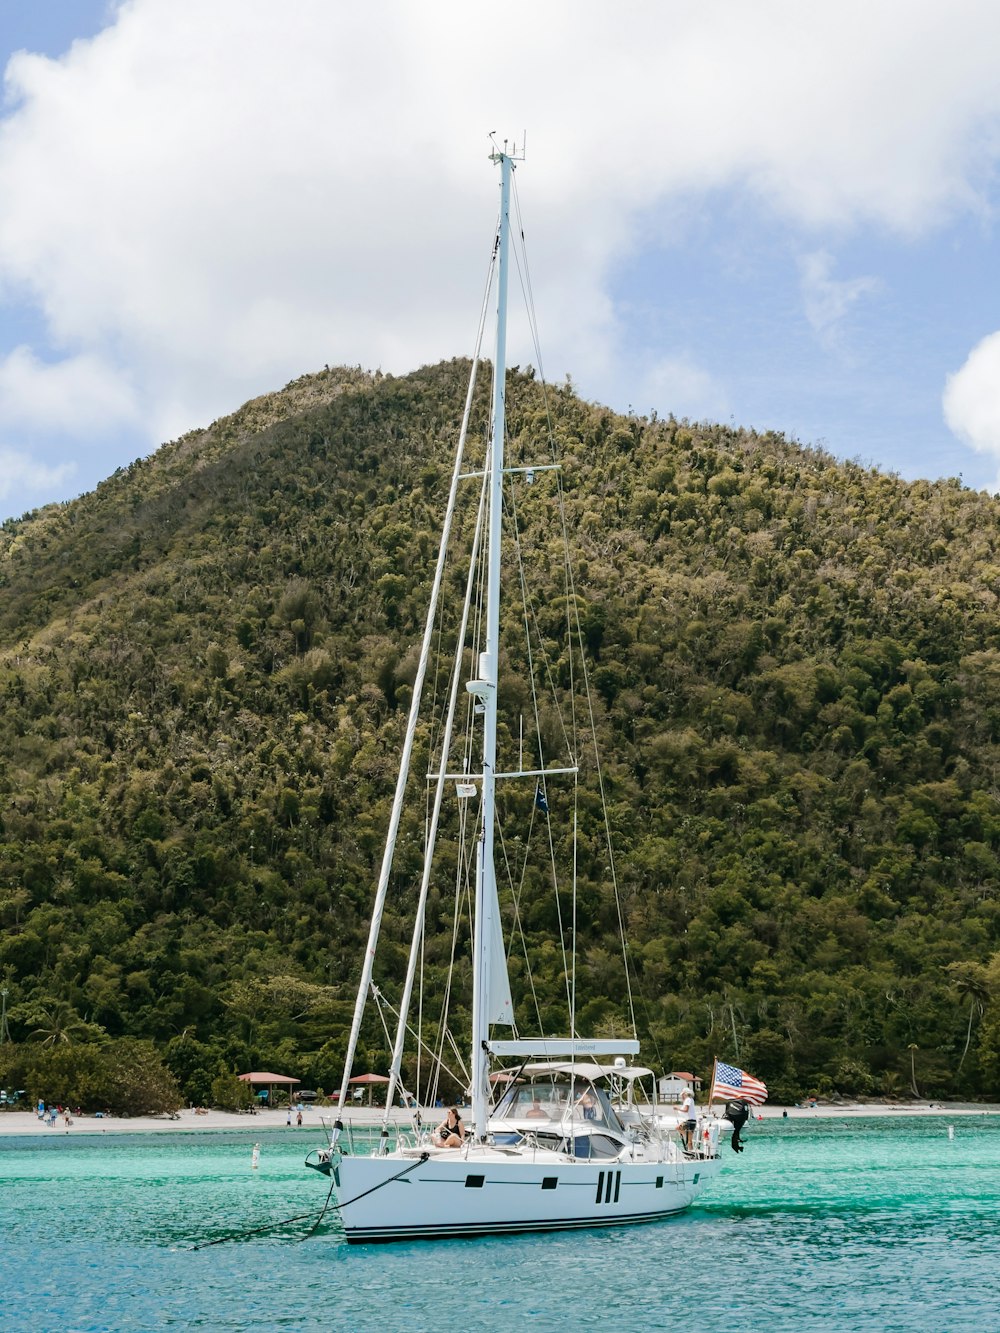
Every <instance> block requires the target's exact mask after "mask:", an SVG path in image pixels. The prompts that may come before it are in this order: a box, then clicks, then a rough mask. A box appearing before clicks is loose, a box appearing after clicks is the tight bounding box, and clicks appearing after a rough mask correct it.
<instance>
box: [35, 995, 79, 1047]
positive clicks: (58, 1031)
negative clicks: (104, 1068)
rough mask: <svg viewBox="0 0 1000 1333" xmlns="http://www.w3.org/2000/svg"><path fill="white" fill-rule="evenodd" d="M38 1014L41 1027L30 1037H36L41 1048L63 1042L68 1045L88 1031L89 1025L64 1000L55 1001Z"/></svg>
mask: <svg viewBox="0 0 1000 1333" xmlns="http://www.w3.org/2000/svg"><path fill="white" fill-rule="evenodd" d="M38 1012H39V1017H40V1018H41V1020H42V1026H41V1027H37V1028H35V1030H34V1032H32V1034H31V1035H32V1036H33V1037H38V1038H39V1039H40V1040H41V1043H42V1045H43V1046H58V1045H61V1044H62V1043H63V1042H65V1043H66V1044H67V1045H68V1044H69V1043H70V1042H72V1041H73V1040H75V1039H76V1038H77V1037H81V1036H84V1035H85V1034H86V1033H88V1032H89V1031H90V1025H89V1024H87V1023H85V1022H84V1021H83V1019H82V1018H81V1017H80V1015H79V1014H78V1013H77V1012H76V1010H75V1009H74V1008H73V1006H72V1005H71V1004H68V1003H67V1002H66V1001H65V1000H56V1002H55V1003H54V1004H52V1005H50V1006H49V1007H48V1008H47V1009H41V1010H39V1011H38Z"/></svg>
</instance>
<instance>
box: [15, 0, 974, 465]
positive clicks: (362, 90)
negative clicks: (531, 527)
mask: <svg viewBox="0 0 1000 1333" xmlns="http://www.w3.org/2000/svg"><path fill="white" fill-rule="evenodd" d="M998 48H1000V6H996V5H995V4H993V3H992V0H955V2H954V3H953V4H950V5H948V6H941V5H939V4H938V3H937V2H936V0H912V3H910V4H908V5H907V6H906V12H905V17H901V14H900V7H899V5H898V4H896V3H895V2H894V0H838V3H837V4H836V5H834V4H832V3H829V4H826V5H822V4H813V5H803V4H801V3H800V2H799V0H758V2H757V3H755V4H753V5H747V4H745V3H744V2H743V0H704V3H702V4H699V5H696V6H692V5H685V4H681V3H679V2H676V3H675V2H673V0H671V2H670V3H652V2H651V0H634V2H633V3H632V4H631V5H629V6H627V7H626V8H625V9H624V10H622V9H621V8H620V7H610V6H608V5H607V4H606V3H604V0H550V2H549V3H547V4H545V5H536V4H534V3H529V0H510V3H509V4H508V5H507V6H505V9H504V15H503V23H502V25H501V27H500V29H499V30H498V29H497V27H496V25H495V22H494V19H493V16H492V13H491V12H488V11H487V10H485V9H483V8H481V7H477V6H469V5H468V4H467V3H465V2H464V0H461V2H460V0H436V3H435V4H434V5H430V6H414V5H412V4H409V3H407V0H380V2H379V3H376V4H374V5H369V6H358V5H348V4H347V3H346V2H345V0H341V2H340V3H333V4H331V3H330V0H297V3H296V4H295V5H294V6H275V5H274V4H272V3H270V0H213V3H212V4H211V5H205V4H202V3H200V0H126V2H125V3H123V4H122V5H121V7H120V9H119V11H118V12H117V15H116V17H115V21H114V22H113V24H112V25H111V26H109V27H108V28H107V29H106V30H105V31H104V32H103V33H101V34H99V35H98V36H97V37H96V38H94V39H93V40H90V41H80V42H77V43H75V44H74V45H73V47H72V48H71V50H70V51H69V52H68V53H67V54H66V56H65V57H63V58H62V59H61V60H58V61H53V60H49V59H44V58H42V57H38V56H31V55H26V54H20V55H18V56H15V57H14V58H13V59H12V60H11V61H10V63H9V65H8V69H7V93H8V109H7V112H6V115H5V118H4V120H3V122H2V123H0V195H2V197H3V199H4V207H3V210H2V212H0V289H3V290H5V291H6V292H7V293H8V294H9V295H10V296H12V297H13V296H17V297H18V298H21V299H26V300H29V301H31V302H34V303H35V304H36V305H37V307H38V308H39V309H40V310H41V311H42V313H43V315H44V318H45V320H46V322H47V327H48V330H49V333H50V336H51V339H52V343H53V346H55V347H56V348H57V349H58V350H59V353H60V355H61V356H63V357H66V358H68V360H67V368H66V370H65V372H64V379H63V380H62V383H63V384H66V385H68V384H69V381H70V379H71V375H70V368H73V371H74V373H75V372H76V371H80V372H81V373H82V372H83V371H84V370H85V368H86V366H87V365H88V364H89V365H91V366H92V367H93V373H94V383H93V385H91V386H89V387H84V386H82V385H79V381H77V384H78V385H79V390H78V391H79V393H80V395H81V401H82V402H84V403H89V404H90V407H89V408H88V409H87V411H85V412H84V416H85V417H87V418H88V419H89V420H91V421H92V420H93V419H94V417H95V415H96V414H97V413H98V411H99V404H100V402H101V400H102V396H103V398H104V401H105V403H106V410H107V412H108V413H109V414H110V415H112V416H114V415H115V414H117V420H119V421H120V420H122V418H123V414H125V413H127V412H128V411H131V410H132V409H133V408H134V409H135V410H136V411H139V412H141V414H142V416H143V419H144V421H145V422H146V423H147V430H148V437H147V442H148V443H155V442H157V441H158V440H160V439H162V438H165V437H168V436H170V435H172V434H176V433H177V432H179V431H181V430H184V429H187V428H188V427H191V426H194V425H197V424H201V423H203V422H205V421H207V420H210V419H211V418H213V417H214V416H217V415H219V414H220V413H221V412H224V411H228V410H231V409H232V408H233V407H234V406H235V405H236V404H237V403H239V402H240V401H241V400H242V399H243V398H245V397H247V396H249V395H250V394H251V393H255V392H259V391H261V390H262V389H264V388H267V387H270V386H272V385H274V384H276V383H281V382H282V381H283V380H284V379H285V378H288V377H290V376H292V375H295V374H298V373H301V372H302V371H304V370H307V369H310V368H312V367H317V366H320V365H322V364H323V363H324V362H330V363H335V362H339V361H347V362H351V363H354V362H361V363H363V364H365V365H370V366H381V367H382V368H383V369H385V370H393V371H405V370H407V369H410V368H411V367H413V366H415V365H418V364H420V363H421V362H426V361H431V360H435V359H437V358H439V357H442V356H450V355H454V354H456V353H460V352H464V351H467V350H468V349H469V345H470V341H471V336H472V332H473V325H474V320H475V315H476V310H475V296H474V295H472V296H471V297H470V293H472V294H474V293H475V292H476V291H477V289H478V285H479V283H480V281H481V278H482V276H483V275H484V273H485V266H486V259H487V254H488V249H489V240H490V237H489V234H488V233H489V227H490V223H491V211H492V208H493V207H494V199H495V187H496V182H495V173H492V172H491V169H490V167H489V165H488V163H487V162H486V160H485V159H486V152H487V141H486V132H487V131H488V130H490V129H494V128H495V129H496V130H497V131H498V132H499V134H500V136H501V137H502V136H503V135H504V134H505V133H509V132H510V131H511V129H516V131H517V132H518V133H520V128H521V127H522V126H523V125H527V126H528V128H529V130H530V139H529V144H528V147H529V161H528V163H527V164H526V170H525V171H524V173H523V174H524V176H525V185H526V187H527V186H529V184H530V188H526V191H525V193H526V198H527V201H528V202H527V205H526V218H525V222H526V228H527V232H528V239H529V245H530V248H531V257H532V276H533V279H534V283H535V288H534V290H535V298H536V303H537V306H538V309H539V312H540V319H541V327H542V333H543V338H544V345H543V350H544V352H545V358H546V369H547V371H548V372H549V374H550V376H551V377H552V378H557V377H559V376H561V375H562V374H563V373H565V372H566V371H567V370H569V371H572V373H573V375H574V377H575V378H576V379H577V381H578V382H579V383H580V385H581V388H582V390H583V391H584V392H585V393H588V394H590V395H591V396H596V395H598V394H605V395H608V396H611V392H612V384H613V383H617V382H619V380H620V379H621V377H622V376H624V375H625V373H626V372H625V371H624V369H623V367H624V362H623V360H622V359H621V357H620V353H619V347H618V332H619V330H618V324H617V322H616V318H615V311H614V309H613V305H612V302H611V300H610V297H609V272H610V269H611V265H612V264H613V263H614V262H616V261H617V260H618V259H619V258H620V257H621V255H622V253H623V252H624V251H627V249H628V247H629V246H630V245H633V244H635V243H636V233H635V231H634V228H635V226H636V218H637V216H638V215H639V214H640V212H641V213H642V215H643V217H644V222H645V223H647V224H648V221H649V218H650V216H651V214H652V215H653V216H655V212H656V209H657V207H658V206H660V205H663V206H664V207H667V206H668V205H669V201H671V200H672V199H676V198H677V197H678V196H680V195H684V194H690V193H692V192H694V193H698V192H703V191H709V190H714V189H719V188H725V187H733V186H735V187H738V188H742V189H745V190H747V191H749V192H751V193H752V194H753V195H754V196H755V197H757V198H758V199H759V200H762V201H763V202H764V204H765V206H766V207H768V208H769V209H771V210H773V211H774V212H775V213H776V214H778V215H781V216H783V217H785V218H787V219H791V220H792V221H793V222H795V223H796V224H798V225H800V226H804V227H812V226H819V225H822V226H825V227H831V226H832V227H844V226H850V225H852V224H854V223H856V222H859V221H867V222H870V221H874V222H876V223H878V224H879V225H882V226H884V227H887V228H891V229H897V230H900V231H904V232H919V231H920V230H921V229H925V228H927V227H930V226H932V225H935V224H936V223H937V222H938V221H940V219H942V218H943V217H946V216H948V215H949V214H950V213H953V212H955V211H956V210H968V209H976V208H982V207H984V205H983V204H982V198H981V187H982V182H984V181H985V180H986V179H987V178H988V175H989V172H990V170H991V169H992V167H993V166H994V164H995V162H996V159H997V156H998V147H1000V145H998V141H997V138H996V133H995V131H996V126H997V116H998V112H1000V80H998V79H997V77H996V55H995V53H996V51H997V49H998ZM826 279H827V289H826V297H825V301H826V304H825V305H824V304H823V301H822V300H821V301H820V303H819V305H818V306H817V311H818V314H817V318H818V319H819V320H820V322H821V323H822V321H823V320H826V321H827V326H828V327H829V326H831V321H832V322H833V323H835V322H836V317H837V313H838V308H839V309H840V310H843V309H846V307H847V306H849V304H850V302H851V301H852V300H854V299H856V298H857V296H858V295H859V294H860V290H859V289H856V287H855V286H854V284H856V283H857V282H864V281H865V280H864V279H855V280H854V281H853V283H850V282H849V283H847V284H846V285H844V284H835V283H834V282H833V280H832V279H830V278H829V274H827V275H826ZM838 301H839V302H840V306H839V307H838ZM87 358H91V360H90V361H89V362H88V361H87ZM512 358H513V359H514V360H520V361H522V362H524V361H529V360H531V361H534V360H535V356H534V353H533V350H532V349H531V347H530V345H529V344H528V342H527V339H526V338H522V339H521V345H520V346H515V347H514V348H512ZM43 359H44V360H46V361H49V360H50V359H51V357H50V356H49V354H48V353H46V354H45V356H44V358H43ZM26 373H30V366H29V367H28V371H27V372H26ZM664 373H666V372H664ZM616 377H618V379H616ZM57 378H58V377H57V374H56V372H54V371H53V372H50V373H49V377H48V381H47V382H48V384H50V385H54V384H55V383H56V381H57ZM130 386H135V388H134V390H133V389H132V388H131V387H130ZM10 392H11V393H14V392H15V391H14V389H11V390H10ZM131 394H134V397H132V396H130V395H131ZM69 396H70V395H69V390H68V388H67V392H66V398H67V400H68V398H69ZM60 410H62V409H60Z"/></svg>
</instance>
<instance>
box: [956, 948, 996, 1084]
mask: <svg viewBox="0 0 1000 1333" xmlns="http://www.w3.org/2000/svg"><path fill="white" fill-rule="evenodd" d="M945 971H946V972H947V973H948V975H949V976H950V977H951V982H952V985H953V986H954V987H955V990H956V992H957V993H958V995H959V998H960V999H967V1000H968V1001H969V1022H968V1026H967V1027H966V1029H965V1045H964V1047H963V1048H962V1058H961V1060H959V1062H958V1069H957V1070H956V1071H955V1073H956V1076H957V1075H958V1074H960V1073H961V1072H962V1066H963V1065H964V1064H965V1057H966V1056H967V1055H968V1053H969V1042H970V1041H971V1040H972V1021H973V1018H974V1017H975V1016H976V1015H977V1014H978V1015H979V1017H980V1018H982V1016H983V1012H984V1011H985V1009H986V1006H987V1004H988V1003H989V1000H990V995H991V994H992V988H991V986H990V982H989V977H988V975H987V972H986V968H985V967H983V966H982V965H981V964H979V963H949V964H948V966H947V967H946V968H945Z"/></svg>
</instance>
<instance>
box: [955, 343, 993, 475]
mask: <svg viewBox="0 0 1000 1333" xmlns="http://www.w3.org/2000/svg"><path fill="white" fill-rule="evenodd" d="M942 405H943V407H944V419H945V421H946V422H947V424H948V427H949V429H950V430H952V431H954V433H955V434H956V435H957V436H958V437H959V439H961V440H964V441H965V442H966V444H970V445H971V446H972V448H973V449H975V450H976V451H977V452H978V453H981V454H986V455H987V456H991V457H992V458H993V459H994V461H995V462H996V464H997V467H998V469H1000V332H998V333H991V334H990V335H989V337H987V338H984V339H983V340H982V342H980V343H978V344H977V345H976V346H975V347H974V348H973V349H972V351H971V352H970V353H969V356H968V358H967V360H966V362H965V365H964V366H962V368H961V369H960V370H958V371H956V372H955V374H954V375H949V376H948V379H947V382H946V383H945V389H944V397H943V400H942ZM995 489H998V490H1000V474H998V478H997V485H996V487H995Z"/></svg>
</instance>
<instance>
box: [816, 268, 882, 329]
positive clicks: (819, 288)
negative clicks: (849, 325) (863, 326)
mask: <svg viewBox="0 0 1000 1333" xmlns="http://www.w3.org/2000/svg"><path fill="white" fill-rule="evenodd" d="M832 268H833V260H832V258H831V257H830V255H829V254H828V253H827V252H826V251H825V250H819V251H816V252H815V253H813V254H810V255H803V256H802V258H801V259H800V260H799V277H800V283H801V290H802V301H803V305H804V307H805V312H806V319H808V321H809V323H810V325H811V326H812V328H813V330H814V332H815V333H816V335H817V337H818V338H820V340H821V341H822V342H824V343H826V344H827V345H832V344H835V343H836V342H837V341H838V339H839V336H840V332H841V330H842V327H843V323H844V320H845V319H846V317H847V315H848V313H849V311H850V309H851V306H852V305H853V304H854V303H855V301H857V300H858V298H859V297H861V296H867V295H869V294H870V293H872V292H875V291H878V289H879V287H880V285H881V284H880V283H879V281H878V279H877V278H872V277H862V278H847V279H837V278H834V277H832V276H831V270H832Z"/></svg>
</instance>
